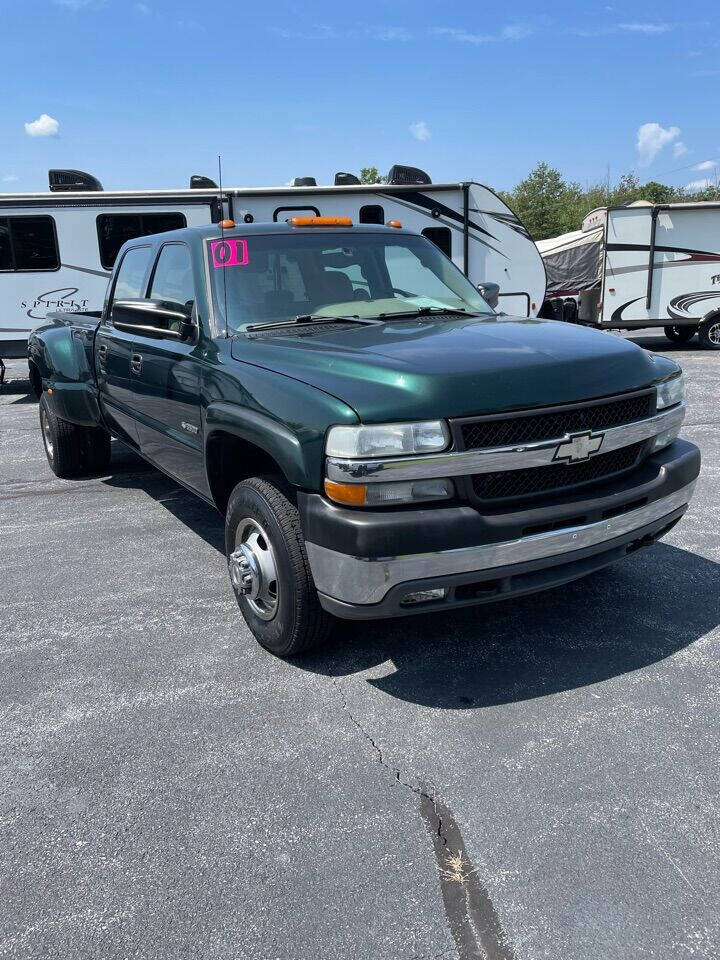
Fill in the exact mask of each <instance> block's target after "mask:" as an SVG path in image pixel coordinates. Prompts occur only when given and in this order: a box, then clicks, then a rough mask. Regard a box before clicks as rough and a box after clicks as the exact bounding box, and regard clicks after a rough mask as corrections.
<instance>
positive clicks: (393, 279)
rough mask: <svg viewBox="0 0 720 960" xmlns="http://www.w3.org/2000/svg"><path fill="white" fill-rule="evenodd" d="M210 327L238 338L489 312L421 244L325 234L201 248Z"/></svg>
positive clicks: (241, 239) (235, 239) (405, 238)
mask: <svg viewBox="0 0 720 960" xmlns="http://www.w3.org/2000/svg"><path fill="white" fill-rule="evenodd" d="M208 258H209V264H210V276H211V277H212V287H213V298H214V305H215V312H216V316H217V318H218V326H219V327H220V329H225V327H226V320H225V312H226V307H227V329H228V330H229V331H231V332H235V333H237V332H241V331H243V330H245V329H246V328H247V327H248V326H252V325H253V324H257V323H263V324H264V323H277V322H282V321H287V320H294V319H295V317H297V316H306V315H318V316H324V317H336V316H337V317H340V316H354V317H361V318H365V317H367V318H374V317H381V318H383V319H385V320H392V317H393V314H402V315H404V316H406V317H407V315H408V313H413V312H414V311H418V312H429V311H432V312H435V311H436V310H443V309H446V310H456V311H462V312H467V313H471V314H479V313H480V314H483V313H488V314H492V313H493V312H494V311H493V310H492V308H491V307H490V306H489V305H488V303H487V302H486V301H485V300H484V299H483V298H482V296H481V295H480V293H479V292H478V291H477V290H476V289H475V287H474V286H473V285H472V284H471V283H470V281H469V280H468V279H467V278H466V277H465V276H463V274H462V273H461V272H460V270H458V268H457V267H456V266H455V265H454V264H453V263H452V262H451V261H450V260H448V258H447V257H445V256H444V254H442V253H440V251H439V250H438V249H437V247H435V246H434V245H433V244H432V243H431V242H430V241H429V240H427V239H425V237H420V236H413V235H409V234H398V235H397V236H393V235H392V234H389V233H377V234H372V233H356V234H353V233H351V232H346V231H342V232H337V233H335V232H332V233H331V232H330V231H328V230H323V232H322V233H318V234H317V235H312V234H310V233H309V232H303V233H296V234H293V233H277V234H254V233H249V234H247V235H246V236H242V235H241V234H232V235H228V236H226V237H225V239H224V240H210V241H208Z"/></svg>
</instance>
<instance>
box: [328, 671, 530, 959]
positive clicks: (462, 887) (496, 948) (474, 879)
mask: <svg viewBox="0 0 720 960" xmlns="http://www.w3.org/2000/svg"><path fill="white" fill-rule="evenodd" d="M332 682H333V686H334V687H335V688H336V689H337V691H338V693H339V695H340V701H341V703H342V707H343V710H344V711H345V713H347V715H348V717H349V718H350V720H351V721H352V723H353V725H354V726H355V727H356V728H357V729H358V730H359V731H360V733H361V734H362V736H363V738H364V739H365V740H367V742H368V743H369V744H370V745H371V747H372V749H373V751H374V752H375V755H376V756H377V759H378V763H379V764H380V766H382V767H384V768H385V770H387V771H388V772H389V773H390V774H391V775H392V777H393V779H394V780H395V781H396V783H399V784H400V785H401V786H403V787H405V789H407V790H409V791H410V792H411V793H413V794H415V796H417V797H418V798H419V799H420V814H421V816H422V818H423V820H424V822H425V825H426V827H427V829H428V832H429V833H430V836H431V838H432V844H433V852H434V854H435V860H436V863H437V868H438V877H439V880H440V891H441V893H442V898H443V905H444V908H445V916H446V917H447V921H448V926H449V928H450V933H451V934H452V937H453V940H454V941H455V946H456V949H457V955H458V958H459V960H515V953H514V951H513V948H512V946H511V945H510V943H509V941H508V939H507V936H506V935H505V931H504V930H503V927H502V924H501V922H500V918H499V917H498V915H497V913H496V911H495V907H494V906H493V903H492V900H491V898H490V894H489V893H488V891H487V889H486V887H485V886H484V885H483V883H482V882H481V880H480V879H479V877H478V874H477V870H476V869H474V868H473V866H472V862H471V860H470V857H469V856H468V854H467V850H466V849H465V843H464V841H463V838H462V834H461V832H460V828H459V827H458V825H457V823H456V821H455V818H454V817H453V815H452V813H451V812H450V809H449V808H448V807H447V806H446V805H445V804H443V803H442V802H441V801H440V800H438V799H437V797H436V796H435V793H434V791H431V790H430V789H428V788H426V787H424V786H422V785H415V784H413V783H410V782H409V781H408V780H407V779H406V778H405V777H404V776H403V775H402V774H401V771H400V770H399V769H398V768H397V767H394V766H392V765H391V764H389V763H388V762H387V761H386V759H385V756H384V754H383V751H382V748H381V747H380V746H379V745H378V744H377V743H376V741H375V739H374V738H373V737H372V735H371V734H370V733H369V732H368V730H366V728H365V727H364V726H363V725H362V723H360V721H359V720H358V719H357V717H355V715H354V714H353V712H352V710H351V709H350V705H349V704H348V700H347V696H346V694H345V690H344V688H343V685H342V684H341V683H340V681H339V677H337V676H333V677H332ZM451 855H452V856H453V857H454V858H459V862H460V863H462V864H465V865H466V869H463V870H462V872H461V874H460V875H458V876H457V877H452V876H451V875H450V873H451V871H448V869H447V868H448V864H449V862H450V861H449V857H450V856H451Z"/></svg>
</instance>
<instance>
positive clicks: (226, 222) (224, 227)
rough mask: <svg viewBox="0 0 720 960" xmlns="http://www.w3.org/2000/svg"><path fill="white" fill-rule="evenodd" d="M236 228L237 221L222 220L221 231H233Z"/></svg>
mask: <svg viewBox="0 0 720 960" xmlns="http://www.w3.org/2000/svg"><path fill="white" fill-rule="evenodd" d="M234 226H235V221H234V220H221V221H220V229H221V230H232V228H233V227H234Z"/></svg>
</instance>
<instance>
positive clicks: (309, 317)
mask: <svg viewBox="0 0 720 960" xmlns="http://www.w3.org/2000/svg"><path fill="white" fill-rule="evenodd" d="M378 322H379V321H378V320H375V319H374V318H372V317H355V316H352V317H350V316H348V317H328V316H327V314H324V313H303V314H300V316H297V317H295V318H294V319H293V320H277V321H275V322H274V323H253V324H251V325H250V326H249V327H246V328H245V330H246V331H247V332H248V333H254V332H255V331H256V330H274V329H275V328H276V327H295V326H298V327H302V326H304V325H305V324H308V323H365V324H367V323H378Z"/></svg>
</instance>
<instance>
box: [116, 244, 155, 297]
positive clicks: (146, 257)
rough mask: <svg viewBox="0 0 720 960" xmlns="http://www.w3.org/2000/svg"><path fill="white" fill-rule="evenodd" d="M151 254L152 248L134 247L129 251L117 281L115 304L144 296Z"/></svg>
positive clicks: (118, 273)
mask: <svg viewBox="0 0 720 960" xmlns="http://www.w3.org/2000/svg"><path fill="white" fill-rule="evenodd" d="M151 253H152V247H133V248H132V249H130V250H128V251H127V253H126V254H125V256H124V257H123V260H122V263H121V264H120V269H119V270H118V272H117V277H116V279H115V289H114V290H113V295H112V302H113V303H114V302H115V301H116V300H134V299H137V298H140V297H142V296H143V294H144V292H145V276H146V274H147V271H148V266H149V265H150V254H151Z"/></svg>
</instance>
